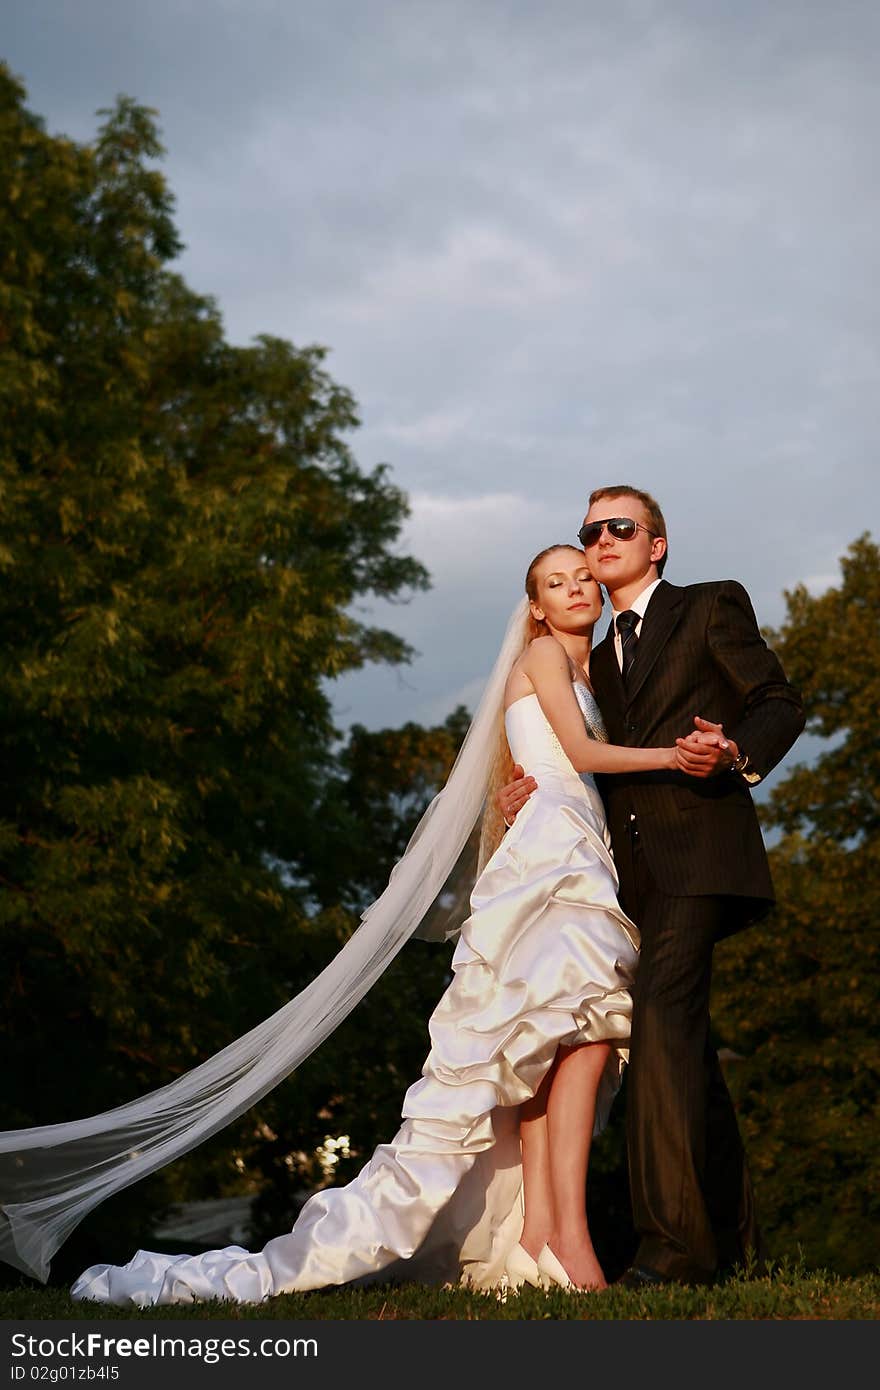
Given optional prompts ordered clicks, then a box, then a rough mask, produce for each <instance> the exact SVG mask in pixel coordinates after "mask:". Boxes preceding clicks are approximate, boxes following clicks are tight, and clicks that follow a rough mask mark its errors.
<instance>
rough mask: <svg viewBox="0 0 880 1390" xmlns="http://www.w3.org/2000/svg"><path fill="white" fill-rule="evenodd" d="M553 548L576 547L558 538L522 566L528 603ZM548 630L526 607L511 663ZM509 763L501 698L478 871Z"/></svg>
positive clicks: (499, 828)
mask: <svg viewBox="0 0 880 1390" xmlns="http://www.w3.org/2000/svg"><path fill="white" fill-rule="evenodd" d="M554 550H577V546H576V545H569V543H568V542H567V541H561V542H560V543H559V544H558V545H548V546H546V547H545V548H544V550H541V551H539V552H538V554H537V555H536V556H535V558H534V559H533V560H532V562H531V564H530V565H529V567H528V569H527V570H526V583H525V590H526V597H527V598H528V599H529V600H530V602H531V603H537V601H538V576H537V569H538V566H539V565H540V563H541V561H542V560H546V558H547V556H548V555H552V554H553V551H554ZM549 632H550V629H549V628H548V626H547V624H546V622H545V621H544V619H543V618H536V617H535V616H534V615H533V613H532V612H531V609H527V610H526V613H525V616H524V618H523V630H522V642H521V644H520V648H519V651H518V652H517V655H516V657H515V658H514V664H515V662H516V661H518V660H519V658H520V656H522V654H523V652H524V651H525V649H526V647H527V646H528V645H529V643H530V642H533V641H534V640H535V638H536V637H547V636H548V635H549ZM511 669H512V666H511ZM513 767H514V763H513V755H512V754H511V751H510V744H509V743H508V742H507V730H506V728H505V725H504V702H503V701H502V702H501V704H500V706H499V709H498V739H497V742H496V745H495V754H494V757H493V759H492V771H491V773H490V774H489V787H488V790H487V792H486V802H485V806H484V808H483V819H482V821H481V822H480V852H479V858H478V861H477V872H478V873H482V870H483V866H484V864H485V863H486V861H487V860H488V859H491V857H492V855H493V854H494V853H495V850H496V849H497V848H498V846H499V845H500V844H501V841H502V839H503V838H504V831H505V829H506V826H505V823H504V817H503V816H502V814H501V811H500V810H499V808H498V799H497V797H498V792H499V791H500V790H501V788H502V787H504V786H506V785H507V783H508V782H512V781H513Z"/></svg>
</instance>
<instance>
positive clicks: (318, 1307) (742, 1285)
mask: <svg viewBox="0 0 880 1390" xmlns="http://www.w3.org/2000/svg"><path fill="white" fill-rule="evenodd" d="M878 1315H880V1274H868V1275H863V1276H861V1277H857V1278H851V1279H841V1278H839V1277H838V1276H837V1275H835V1274H831V1273H829V1272H828V1271H827V1270H813V1271H809V1270H806V1269H805V1268H804V1267H803V1265H802V1264H797V1265H795V1264H791V1263H787V1262H783V1263H782V1264H780V1265H778V1266H777V1267H775V1268H773V1269H771V1272H770V1273H769V1275H767V1277H765V1278H761V1279H754V1278H746V1277H744V1276H743V1277H734V1278H732V1279H729V1280H727V1281H726V1282H725V1283H723V1284H719V1285H717V1286H716V1287H715V1288H712V1289H697V1288H682V1287H679V1286H678V1285H675V1284H669V1285H664V1286H662V1287H660V1288H656V1289H650V1290H649V1291H647V1292H645V1293H637V1292H634V1291H631V1290H624V1289H617V1288H611V1289H608V1290H607V1291H605V1292H603V1293H601V1294H571V1293H564V1292H563V1291H562V1290H552V1291H551V1292H548V1293H544V1292H542V1291H541V1290H539V1289H532V1288H527V1287H526V1288H524V1289H523V1290H522V1291H521V1292H520V1293H518V1294H510V1295H508V1298H507V1300H506V1302H503V1303H502V1302H500V1301H499V1300H498V1299H497V1298H496V1297H495V1296H494V1295H493V1294H484V1293H475V1292H471V1291H468V1290H467V1289H463V1288H454V1289H438V1288H429V1287H425V1286H424V1285H418V1284H397V1285H381V1286H377V1285H374V1286H372V1287H371V1288H368V1289H335V1290H327V1291H322V1292H319V1293H309V1294H279V1295H278V1296H277V1297H276V1298H272V1299H270V1300H269V1301H268V1302H267V1303H261V1304H259V1305H241V1304H236V1303H227V1302H220V1301H213V1302H210V1303H198V1304H195V1305H191V1306H184V1307H171V1308H150V1309H145V1310H143V1311H138V1310H137V1309H132V1308H107V1307H104V1306H102V1305H99V1304H89V1303H75V1302H74V1301H73V1299H72V1298H71V1297H70V1295H69V1294H68V1293H67V1290H66V1289H60V1288H48V1289H35V1288H34V1286H33V1284H32V1283H27V1284H26V1282H25V1281H24V1280H22V1283H21V1285H20V1287H18V1288H13V1289H10V1290H8V1291H6V1292H3V1293H0V1317H2V1318H3V1319H7V1320H8V1319H18V1320H22V1321H25V1320H30V1319H53V1320H54V1319H71V1318H73V1319H77V1320H78V1321H90V1320H94V1319H101V1320H104V1319H112V1318H126V1319H131V1318H134V1319H139V1320H144V1321H150V1320H155V1319H162V1320H166V1321H182V1320H187V1319H196V1320H203V1319H210V1318H221V1319H237V1320H241V1321H271V1320H273V1319H278V1318H281V1319H292V1320H295V1321H301V1320H312V1319H326V1320H339V1319H343V1320H358V1321H362V1320H365V1319H366V1320H386V1321H388V1320H401V1319H414V1320H420V1321H424V1320H429V1321H438V1320H443V1319H455V1320H467V1321H473V1320H485V1319H494V1320H500V1321H511V1320H513V1321H520V1320H530V1321H532V1320H541V1319H551V1320H557V1321H559V1320H572V1319H580V1320H583V1319H603V1320H616V1319H623V1320H634V1319H638V1320H649V1321H652V1320H661V1319H663V1320H673V1321H717V1320H729V1319H732V1318H736V1319H753V1320H766V1319H785V1320H798V1319H812V1320H815V1319H826V1320H827V1319H859V1320H864V1319H871V1320H874V1319H876V1318H877V1317H878Z"/></svg>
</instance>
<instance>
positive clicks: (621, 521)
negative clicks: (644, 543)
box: [578, 516, 657, 550]
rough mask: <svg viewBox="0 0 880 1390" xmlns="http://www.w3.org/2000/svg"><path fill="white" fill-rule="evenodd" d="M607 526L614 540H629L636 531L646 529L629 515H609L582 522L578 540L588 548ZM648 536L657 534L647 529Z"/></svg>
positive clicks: (585, 548)
mask: <svg viewBox="0 0 880 1390" xmlns="http://www.w3.org/2000/svg"><path fill="white" fill-rule="evenodd" d="M606 526H607V527H608V534H609V536H613V537H614V539H615V540H616V541H631V540H632V538H633V536H634V535H635V533H636V531H648V528H647V526H643V525H642V523H641V522H640V521H633V519H632V517H631V516H610V517H609V518H608V520H607V521H590V522H584V524H583V526H582V527H581V529H580V530H579V531H578V540H579V541H580V543H581V545H582V546H583V547H584V550H589V549H590V546H591V545H595V544H596V542H597V541H598V539H599V537H600V536H601V534H602V532H603V530H604V528H605V527H606ZM648 535H649V536H655V537H656V535H657V532H656V531H648Z"/></svg>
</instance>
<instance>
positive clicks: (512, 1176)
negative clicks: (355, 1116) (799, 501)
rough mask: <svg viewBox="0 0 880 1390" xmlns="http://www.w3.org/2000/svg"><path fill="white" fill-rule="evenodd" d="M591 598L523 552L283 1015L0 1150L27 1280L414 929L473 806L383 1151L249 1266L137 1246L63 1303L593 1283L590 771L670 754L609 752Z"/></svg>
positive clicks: (331, 1021)
mask: <svg viewBox="0 0 880 1390" xmlns="http://www.w3.org/2000/svg"><path fill="white" fill-rule="evenodd" d="M601 607H602V598H601V592H600V590H599V586H598V584H597V583H596V582H595V581H594V580H593V579H592V577H591V575H590V573H589V570H588V569H587V568H586V566H585V563H584V555H583V552H582V551H581V550H578V549H576V548H575V547H572V546H565V545H557V546H551V547H550V548H548V549H547V550H543V551H542V552H541V553H540V554H539V555H538V556H536V557H535V559H534V560H533V561H532V563H531V565H530V566H529V569H528V573H527V576H526V600H525V601H524V602H523V601H521V603H520V605H518V607H517V610H516V611H515V613H514V616H513V617H512V619H511V622H510V624H509V626H508V630H507V633H506V635H505V639H504V642H503V644H502V649H501V653H500V654H499V657H498V660H497V662H496V665H495V668H494V669H493V672H492V675H491V677H490V679H489V682H488V684H487V687H486V691H485V693H484V696H483V699H482V701H481V703H480V706H479V708H478V711H477V714H476V716H475V718H474V721H473V723H472V724H471V727H470V730H469V732H468V736H467V738H466V739H465V742H464V744H463V745H462V749H461V752H460V753H459V756H458V758H457V760H456V764H455V767H454V768H453V771H452V773H451V775H450V778H449V780H448V782H447V784H446V787H445V788H444V790H443V791H442V792H441V793H440V794H439V796H438V797H436V798H435V800H434V802H433V803H432V805H431V806H430V807H429V809H428V811H427V812H426V813H425V816H423V818H422V821H421V822H420V823H419V826H418V827H417V829H416V832H415V834H414V835H413V838H412V840H411V841H410V844H409V846H408V847H407V850H406V853H405V854H404V856H403V858H402V859H401V861H400V862H399V863H398V865H397V866H396V867H395V870H394V872H393V874H392V876H391V880H390V882H389V885H388V887H387V888H386V890H385V892H384V893H383V894H382V896H381V897H380V898H379V899H377V901H376V902H375V903H374V904H373V905H372V906H371V907H370V908H369V909H368V910H367V912H366V913H365V914H364V917H363V920H362V923H361V926H360V927H359V929H358V931H357V932H355V934H354V936H353V937H352V938H351V940H350V941H349V942H348V943H347V944H346V946H345V947H343V949H342V951H340V953H339V955H338V956H337V957H336V958H335V960H334V961H332V962H331V964H330V965H329V966H328V967H327V969H326V970H325V971H323V972H322V974H321V975H320V976H319V977H318V979H317V980H315V981H313V982H312V984H311V985H310V986H309V987H308V988H307V989H306V990H304V991H303V992H302V993H301V994H300V995H298V996H297V997H296V999H294V1000H291V1002H290V1003H289V1004H287V1005H285V1007H284V1008H283V1009H281V1010H279V1012H278V1013H277V1014H275V1015H273V1016H272V1018H270V1019H267V1020H266V1021H265V1022H264V1023H263V1024H260V1025H259V1026H258V1027H257V1028H255V1029H253V1030H252V1031H251V1033H249V1034H247V1035H246V1036H245V1037H244V1038H241V1039H238V1040H237V1042H235V1043H233V1044H231V1045H230V1046H229V1047H228V1048H226V1049H224V1050H223V1051H222V1052H221V1053H218V1054H217V1055H216V1057H213V1058H210V1059H209V1060H208V1061H207V1062H205V1063H203V1064H202V1065H201V1066H200V1067H197V1068H195V1069H194V1070H193V1071H192V1072H189V1073H187V1074H186V1075H185V1076H182V1077H179V1078H178V1079H177V1080H176V1081H174V1082H172V1083H171V1084H170V1085H168V1086H166V1087H163V1088H162V1089H160V1090H159V1091H155V1092H153V1093H151V1095H149V1096H146V1097H142V1098H140V1100H138V1101H134V1102H131V1103H130V1104H128V1105H123V1106H120V1107H118V1108H117V1109H116V1110H113V1111H109V1112H107V1113H105V1114H103V1115H99V1116H93V1117H91V1118H90V1119H87V1120H82V1121H75V1122H72V1123H69V1124H62V1125H52V1126H44V1127H41V1128H37V1129H31V1130H22V1131H17V1132H12V1133H8V1134H5V1135H0V1258H2V1259H4V1260H6V1261H8V1262H9V1263H11V1264H14V1265H15V1266H16V1267H17V1268H19V1269H23V1270H25V1271H26V1272H27V1273H30V1274H35V1275H36V1276H37V1277H38V1278H43V1279H45V1278H46V1275H47V1272H48V1262H49V1259H50V1258H51V1255H52V1254H54V1252H55V1251H56V1250H57V1249H58V1247H59V1246H60V1244H61V1243H62V1242H63V1241H64V1240H65V1239H66V1238H67V1236H68V1235H69V1234H70V1231H71V1230H72V1229H73V1227H74V1226H75V1225H76V1224H77V1222H79V1221H80V1220H81V1219H82V1217H83V1216H84V1215H85V1214H86V1213H87V1212H88V1211H89V1210H90V1209H91V1208H92V1207H93V1206H95V1205H97V1203H98V1202H100V1201H103V1200H104V1199H105V1198H106V1197H107V1196H109V1195H110V1194H111V1192H113V1191H116V1190H118V1189H119V1188H120V1187H123V1186H126V1185H128V1184H129V1183H131V1182H134V1181H136V1180H137V1179H138V1178H140V1177H142V1176H144V1174H145V1173H147V1172H150V1171H153V1170H154V1169H156V1168H158V1167H160V1166H162V1165H163V1164H165V1163H168V1162H170V1161H171V1160H172V1159H173V1158H176V1157H178V1156H179V1154H181V1153H183V1152H186V1151H187V1150H189V1149H192V1148H193V1147H195V1146H196V1145H197V1144H198V1143H200V1142H201V1141H202V1140H203V1139H204V1138H206V1137H207V1136H208V1135H209V1134H213V1133H215V1132H216V1131H217V1130H218V1129H220V1128H221V1127H222V1126H223V1125H225V1124H227V1123H229V1122H230V1120H232V1119H233V1118H235V1117H236V1116H237V1115H239V1114H241V1113H242V1112H243V1111H244V1110H245V1109H247V1108H248V1107H249V1106H250V1105H252V1104H253V1103H254V1102H255V1101H256V1100H257V1099H259V1097H260V1096H262V1095H265V1094H266V1092H267V1091H268V1090H269V1089H271V1087H272V1086H273V1085H276V1084H277V1083H278V1081H279V1080H281V1079H282V1077H283V1076H286V1075H288V1074H289V1073H290V1072H291V1071H292V1070H293V1069H294V1067H295V1066H296V1065H298V1063H299V1062H300V1061H302V1060H303V1058H304V1057H305V1056H307V1055H308V1054H309V1052H311V1051H313V1050H314V1049H315V1047H317V1046H318V1045H319V1043H320V1042H321V1041H322V1040H323V1039H324V1038H325V1037H327V1036H328V1035H329V1033H331V1032H332V1031H333V1029H334V1028H335V1027H336V1026H337V1025H338V1023H339V1022H340V1021H341V1019H342V1018H343V1017H345V1015H346V1014H347V1013H348V1012H349V1011H350V1009H351V1008H353V1007H354V1005H355V1004H356V1003H357V1001H358V999H360V998H361V997H363V994H364V993H365V992H366V990H367V989H369V987H370V985H371V984H372V983H373V981H374V980H375V979H376V978H377V977H378V975H379V974H380V973H381V972H382V970H383V969H385V968H386V966H387V964H388V963H389V961H390V959H391V958H392V957H393V955H394V954H396V952H397V951H398V950H399V949H400V947H401V946H402V945H403V944H404V942H405V941H406V940H407V939H408V938H409V937H410V936H412V935H413V933H414V932H415V931H416V929H417V928H418V927H419V925H420V923H422V922H423V919H424V918H425V916H426V913H427V911H428V909H429V907H430V906H431V904H432V902H434V900H435V899H436V898H437V895H438V893H439V891H440V889H441V888H442V885H443V883H444V881H445V879H446V878H447V876H448V874H449V872H450V870H451V868H452V866H453V864H454V863H455V861H456V859H457V857H458V855H459V853H460V851H461V849H462V847H463V845H464V843H465V841H466V839H467V837H468V835H469V833H470V831H471V829H472V828H473V826H474V824H475V821H476V819H477V817H478V815H479V813H480V810H481V808H482V807H483V806H485V808H486V809H485V811H484V813H483V825H482V843H481V862H482V864H483V867H482V871H481V873H480V875H479V877H478V879H477V882H476V884H475V885H474V889H473V893H472V896H471V904H470V905H471V915H470V917H469V918H468V919H467V921H465V922H464V924H463V925H462V926H461V928H460V936H459V940H458V944H457V946H456V949H455V953H454V956H453V959H452V970H453V980H452V983H451V984H450V985H449V987H448V989H447V990H446V992H445V993H444V995H443V997H442V998H441V1000H440V1002H439V1004H438V1005H437V1008H436V1009H435V1011H434V1013H433V1015H432V1017H431V1019H430V1022H429V1033H430V1039H431V1048H430V1052H429V1054H428V1057H427V1060H426V1061H425V1064H424V1066H423V1069H422V1075H421V1078H420V1079H419V1080H418V1081H417V1082H416V1083H415V1084H414V1085H413V1086H411V1087H410V1088H409V1090H408V1091H407V1093H406V1096H405V1098H404V1102H403V1108H402V1118H403V1123H402V1125H401V1127H400V1129H399V1130H398V1132H397V1134H396V1135H395V1136H394V1138H393V1139H392V1140H391V1141H390V1142H389V1143H386V1144H380V1145H379V1147H378V1148H377V1149H376V1151H375V1152H374V1154H373V1156H372V1158H371V1159H370V1161H369V1162H368V1163H367V1164H366V1166H365V1167H364V1168H363V1169H362V1170H361V1172H360V1173H359V1174H358V1176H357V1177H356V1178H355V1179H354V1180H353V1181H352V1182H350V1183H349V1184H348V1185H347V1186H346V1187H341V1188H329V1189H325V1190H322V1191H319V1192H317V1193H315V1194H314V1195H313V1196H312V1197H311V1198H310V1199H309V1200H308V1201H307V1202H306V1204H305V1205H304V1207H303V1208H302V1211H301V1213H300V1215H299V1217H298V1219H297V1221H296V1223H295V1225H294V1228H293V1230H292V1231H290V1232H287V1233H285V1234H284V1235H280V1236H277V1237H276V1238H274V1239H273V1240H270V1241H269V1242H268V1244H267V1245H265V1246H264V1248H263V1249H262V1250H261V1251H258V1252H248V1251H246V1250H243V1249H242V1248H240V1247H238V1246H229V1247H227V1248H226V1249H224V1250H214V1251H209V1252H207V1253H203V1254H201V1255H194V1256H188V1255H165V1254H157V1253H154V1252H151V1251H146V1250H141V1251H138V1252H137V1254H136V1255H135V1256H134V1258H133V1259H132V1260H131V1261H130V1262H129V1263H128V1264H127V1265H125V1266H112V1265H93V1266H92V1267H91V1268H89V1269H87V1270H86V1271H85V1272H84V1273H83V1274H81V1275H80V1276H79V1278H78V1279H77V1280H76V1282H75V1283H74V1285H73V1288H72V1294H73V1297H74V1298H77V1299H82V1300H97V1301H99V1302H103V1303H115V1304H133V1305H136V1306H139V1307H144V1306H150V1305H153V1304H168V1303H191V1302H193V1301H195V1300H198V1299H211V1298H221V1299H232V1300H235V1301H238V1302H242V1303H258V1302H261V1301H263V1300H264V1299H266V1298H268V1297H270V1296H272V1295H274V1294H278V1293H284V1292H291V1291H294V1290H308V1289H317V1288H323V1287H326V1286H328V1285H336V1284H344V1283H349V1282H351V1281H358V1282H359V1283H364V1282H369V1281H373V1280H378V1279H383V1280H387V1279H407V1280H423V1281H431V1282H434V1281H437V1282H444V1281H448V1280H450V1279H461V1280H463V1281H465V1282H468V1283H470V1284H471V1285H474V1286H476V1287H481V1288H494V1287H498V1286H499V1285H500V1286H502V1287H508V1286H510V1287H514V1288H516V1287H518V1286H519V1285H520V1284H522V1283H523V1282H529V1283H532V1284H536V1285H540V1284H544V1285H546V1284H548V1283H552V1282H556V1283H560V1284H562V1285H564V1286H566V1287H580V1288H593V1289H597V1288H603V1287H604V1286H605V1280H604V1275H603V1272H602V1269H601V1266H600V1265H599V1262H598V1260H597V1258H596V1255H595V1252H594V1250H593V1247H592V1243H591V1241H590V1235H589V1230H588V1226H587V1219H586V1204H585V1183H586V1174H587V1166H588V1158H589V1148H590V1140H591V1137H592V1135H593V1134H594V1133H598V1132H599V1131H600V1130H601V1129H602V1128H603V1127H604V1125H605V1123H606V1121H607V1118H608V1112H609V1108H610V1105H611V1102H612V1100H613V1098H614V1095H615V1093H616V1091H617V1089H618V1087H619V1084H620V1078H621V1072H622V1068H623V1065H624V1063H625V1061H626V1058H627V1043H628V1039H629V1025H630V1013H631V999H630V985H631V983H632V980H633V977H634V971H635V968H636V963H637V958H638V932H637V930H636V928H635V927H634V925H633V923H632V922H630V921H629V919H628V918H627V917H626V915H625V914H624V912H623V911H622V909H621V908H620V906H619V904H618V902H617V897H616V890H617V875H616V871H615V868H614V862H613V859H612V857H611V853H610V848H609V837H608V831H607V826H606V822H605V815H604V811H603V808H602V802H601V800H600V797H599V795H598V792H597V791H596V786H595V782H594V779H593V774H594V773H620V772H639V771H645V772H647V771H653V770H660V769H669V768H676V767H679V766H680V763H679V760H678V755H677V752H676V749H675V748H622V747H614V746H611V745H609V744H608V743H607V742H606V735H605V733H604V729H603V726H602V722H601V717H600V715H599V712H598V708H597V706H596V703H595V701H594V699H593V696H592V693H591V690H590V685H589V675H588V672H589V655H590V646H591V639H592V633H593V627H594V625H595V623H596V621H597V619H598V617H599V614H600V612H601ZM514 762H518V763H520V764H522V765H523V766H525V767H528V768H529V769H530V771H531V773H532V774H533V775H534V776H535V778H536V780H537V784H538V790H537V791H536V793H535V794H534V795H533V796H532V797H531V798H530V800H529V802H528V804H527V806H526V807H525V809H524V810H523V811H522V812H521V813H520V814H519V815H518V816H517V818H516V822H515V824H514V825H513V826H512V827H510V828H509V829H508V830H507V831H506V833H504V826H503V824H502V823H501V821H500V816H499V814H498V812H497V810H496V808H495V797H494V794H493V793H494V790H496V789H497V788H498V787H500V786H502V785H503V784H504V783H505V782H507V781H509V780H510V769H511V767H512V766H513V763H514ZM422 934H425V932H424V928H422Z"/></svg>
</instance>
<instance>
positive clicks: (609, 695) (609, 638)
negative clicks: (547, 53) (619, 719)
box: [590, 622, 626, 720]
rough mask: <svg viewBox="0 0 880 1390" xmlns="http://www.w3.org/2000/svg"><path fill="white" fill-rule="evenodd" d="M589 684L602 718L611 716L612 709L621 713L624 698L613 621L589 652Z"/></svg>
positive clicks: (624, 702) (624, 701)
mask: <svg viewBox="0 0 880 1390" xmlns="http://www.w3.org/2000/svg"><path fill="white" fill-rule="evenodd" d="M590 684H591V685H592V687H593V691H594V693H595V696H596V701H597V703H598V705H599V710H600V712H601V714H602V717H603V718H604V719H606V720H607V719H608V718H610V716H611V712H612V710H613V709H618V710H620V712H621V713H623V708H624V705H625V704H626V699H625V696H624V691H623V677H622V676H621V674H620V667H619V666H618V664H617V653H616V652H615V650H614V623H613V622H612V623H609V625H608V631H607V632H606V634H605V636H604V637H603V639H602V641H601V642H600V643H599V644H598V646H596V647H594V648H593V650H592V652H591V653H590Z"/></svg>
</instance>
